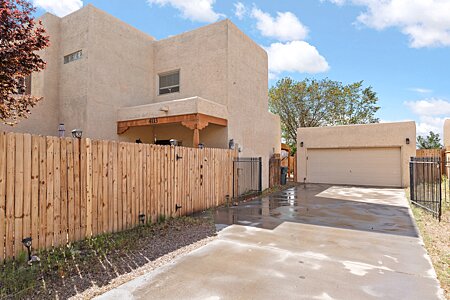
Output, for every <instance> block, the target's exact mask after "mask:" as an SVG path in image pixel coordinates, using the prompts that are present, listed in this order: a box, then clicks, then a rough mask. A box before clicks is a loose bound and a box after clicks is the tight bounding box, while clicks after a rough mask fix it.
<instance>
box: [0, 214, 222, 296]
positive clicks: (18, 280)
mask: <svg viewBox="0 0 450 300" xmlns="http://www.w3.org/2000/svg"><path fill="white" fill-rule="evenodd" d="M214 234H215V228H214V224H213V223H212V222H211V220H209V219H197V218H192V217H180V218H176V219H171V218H161V219H159V220H158V223H156V224H145V225H141V226H138V227H136V228H133V229H131V230H127V231H122V232H118V233H113V234H102V235H99V236H96V237H94V238H90V239H86V240H83V241H79V242H76V243H72V244H70V245H68V246H66V247H61V248H54V249H51V250H46V251H39V252H38V253H36V254H37V256H38V257H39V258H40V259H41V261H40V262H38V263H34V264H33V266H31V267H30V266H28V265H27V254H26V253H25V252H24V253H23V254H22V253H21V255H19V257H18V258H17V259H16V260H15V261H7V262H5V263H4V264H2V265H0V299H5V298H6V299H24V298H25V299H27V298H28V299H55V298H59V299H66V298H69V297H71V296H74V295H76V294H77V293H79V292H82V291H84V290H86V289H88V288H90V287H91V286H93V285H94V284H95V285H97V286H103V285H106V284H108V283H109V282H110V281H111V280H112V279H114V278H116V277H118V276H120V275H122V274H125V273H128V272H131V271H132V270H134V269H136V268H139V267H141V266H143V265H145V264H146V263H147V262H149V261H153V260H155V259H156V258H158V257H161V256H163V255H165V254H167V253H170V252H172V251H175V250H177V249H179V248H181V247H184V246H187V245H189V244H191V243H193V242H196V241H198V240H201V239H203V238H206V237H208V236H212V235H214Z"/></svg>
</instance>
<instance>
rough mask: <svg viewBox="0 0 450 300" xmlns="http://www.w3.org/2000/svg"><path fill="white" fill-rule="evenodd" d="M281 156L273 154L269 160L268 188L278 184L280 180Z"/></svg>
mask: <svg viewBox="0 0 450 300" xmlns="http://www.w3.org/2000/svg"><path fill="white" fill-rule="evenodd" d="M280 167H281V157H280V154H274V155H273V156H272V157H271V158H270V160H269V188H272V187H275V186H279V185H280V180H281V169H280Z"/></svg>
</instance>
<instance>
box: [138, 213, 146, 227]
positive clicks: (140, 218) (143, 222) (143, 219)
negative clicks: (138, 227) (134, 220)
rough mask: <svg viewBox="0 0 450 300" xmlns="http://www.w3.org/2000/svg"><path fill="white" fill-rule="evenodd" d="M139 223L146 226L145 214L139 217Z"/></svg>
mask: <svg viewBox="0 0 450 300" xmlns="http://www.w3.org/2000/svg"><path fill="white" fill-rule="evenodd" d="M139 222H140V223H141V224H142V225H144V224H145V214H140V215H139Z"/></svg>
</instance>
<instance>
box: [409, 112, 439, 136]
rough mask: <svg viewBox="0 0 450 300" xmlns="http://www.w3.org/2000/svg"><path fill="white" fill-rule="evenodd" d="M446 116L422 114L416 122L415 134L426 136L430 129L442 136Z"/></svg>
mask: <svg viewBox="0 0 450 300" xmlns="http://www.w3.org/2000/svg"><path fill="white" fill-rule="evenodd" d="M445 119H446V118H440V117H428V116H422V117H420V119H419V122H417V124H416V131H417V135H421V136H427V135H428V134H429V133H430V131H433V132H434V133H438V134H439V136H440V137H441V138H442V137H443V129H444V122H445Z"/></svg>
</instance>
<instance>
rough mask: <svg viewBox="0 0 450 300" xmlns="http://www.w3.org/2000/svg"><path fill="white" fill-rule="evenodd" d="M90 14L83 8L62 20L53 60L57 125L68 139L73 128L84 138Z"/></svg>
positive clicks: (85, 133)
mask: <svg viewBox="0 0 450 300" xmlns="http://www.w3.org/2000/svg"><path fill="white" fill-rule="evenodd" d="M89 12H90V6H87V7H84V8H83V9H80V10H78V11H76V12H74V13H72V14H70V15H67V16H66V17H64V18H62V19H61V32H60V34H61V42H60V53H59V55H58V57H56V58H54V59H56V60H57V61H59V62H60V68H59V86H58V88H59V102H60V107H59V122H61V123H64V125H65V127H66V130H67V133H68V135H70V131H71V130H72V129H74V128H81V129H82V130H83V136H86V137H89V136H88V135H87V130H86V124H87V122H88V119H87V94H88V72H89V68H88V64H89V56H90V53H89V50H90V49H89V44H88V43H89V40H88V33H89ZM79 50H81V51H82V57H81V59H79V60H75V61H72V62H70V63H67V64H64V61H63V60H64V56H66V55H69V54H71V53H74V52H76V51H79Z"/></svg>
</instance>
